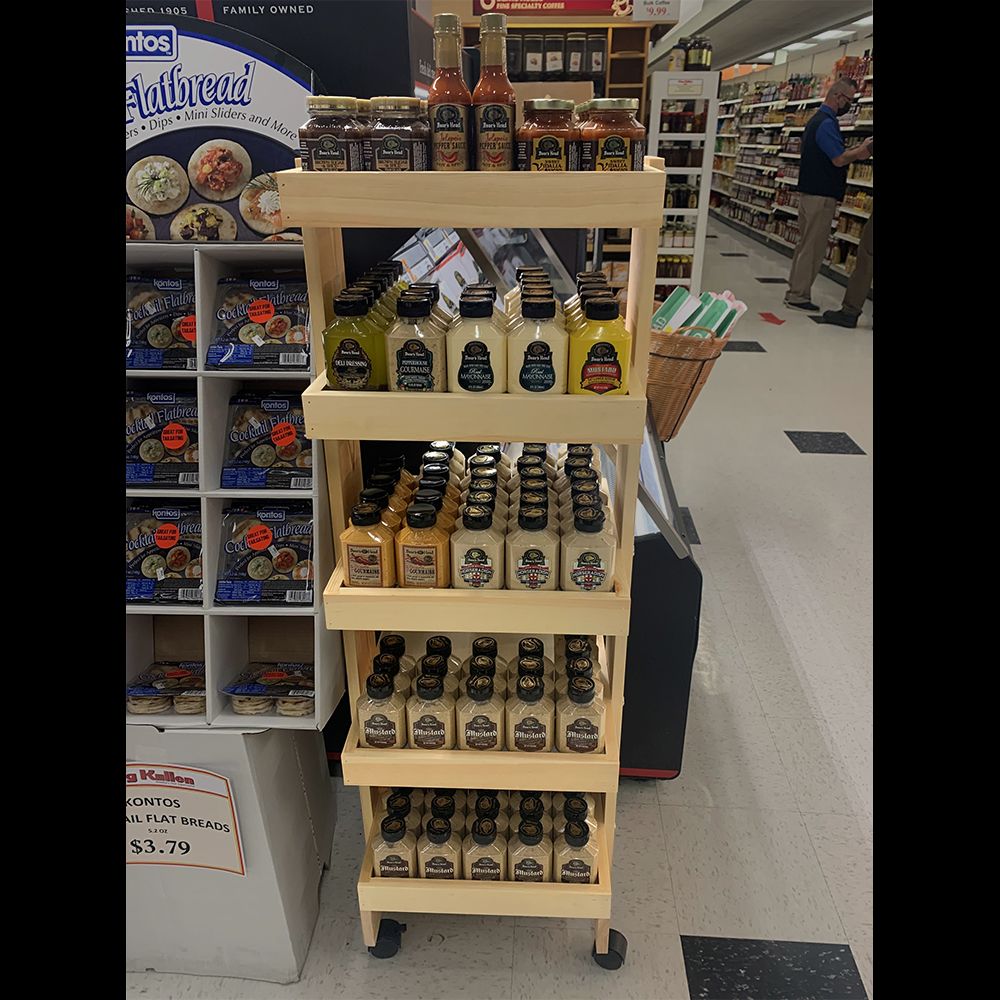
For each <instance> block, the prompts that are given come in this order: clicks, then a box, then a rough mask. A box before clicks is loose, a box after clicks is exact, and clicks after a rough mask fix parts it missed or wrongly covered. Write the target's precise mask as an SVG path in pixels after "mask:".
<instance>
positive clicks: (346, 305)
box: [333, 294, 368, 316]
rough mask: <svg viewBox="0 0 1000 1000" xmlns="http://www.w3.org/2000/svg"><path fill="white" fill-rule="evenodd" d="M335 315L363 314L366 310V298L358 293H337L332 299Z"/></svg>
mask: <svg viewBox="0 0 1000 1000" xmlns="http://www.w3.org/2000/svg"><path fill="white" fill-rule="evenodd" d="M333 312H334V315H335V316H364V314H365V313H366V312H368V300H367V298H362V297H361V296H360V295H346V294H341V295H338V296H337V297H336V298H335V299H334V300H333Z"/></svg>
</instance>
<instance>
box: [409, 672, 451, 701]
mask: <svg viewBox="0 0 1000 1000" xmlns="http://www.w3.org/2000/svg"><path fill="white" fill-rule="evenodd" d="M415 687H416V689H417V694H418V695H419V696H420V697H421V698H422V699H423V700H424V701H436V700H437V699H438V698H440V697H442V696H443V695H444V678H443V677H432V676H431V675H430V674H421V675H420V676H419V677H418V678H417V682H416V685H415Z"/></svg>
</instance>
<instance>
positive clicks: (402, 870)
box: [378, 854, 410, 878]
mask: <svg viewBox="0 0 1000 1000" xmlns="http://www.w3.org/2000/svg"><path fill="white" fill-rule="evenodd" d="M378 873H379V875H381V876H382V878H409V877H410V865H409V862H408V861H406V859H405V858H401V857H400V856H399V855H398V854H387V855H386V856H385V857H384V858H379V862H378Z"/></svg>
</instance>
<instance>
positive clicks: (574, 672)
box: [566, 643, 594, 677]
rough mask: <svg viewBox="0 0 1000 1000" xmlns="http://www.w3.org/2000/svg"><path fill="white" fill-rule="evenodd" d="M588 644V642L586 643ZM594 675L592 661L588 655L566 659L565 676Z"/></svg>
mask: <svg viewBox="0 0 1000 1000" xmlns="http://www.w3.org/2000/svg"><path fill="white" fill-rule="evenodd" d="M587 645H588V646H589V645H590V643H587ZM593 675H594V661H593V660H592V659H591V658H590V657H589V656H575V657H574V658H573V659H571V660H567V661H566V676H567V677H592V676H593Z"/></svg>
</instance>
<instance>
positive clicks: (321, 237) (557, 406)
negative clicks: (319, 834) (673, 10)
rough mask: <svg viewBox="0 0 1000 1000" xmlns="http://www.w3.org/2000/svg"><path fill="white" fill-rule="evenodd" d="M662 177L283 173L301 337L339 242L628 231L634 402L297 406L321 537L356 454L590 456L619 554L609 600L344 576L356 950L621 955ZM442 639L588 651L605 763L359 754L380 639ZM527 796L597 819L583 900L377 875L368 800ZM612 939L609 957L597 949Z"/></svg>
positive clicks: (326, 295)
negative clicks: (443, 447) (582, 806)
mask: <svg viewBox="0 0 1000 1000" xmlns="http://www.w3.org/2000/svg"><path fill="white" fill-rule="evenodd" d="M664 177H665V175H664V173H663V161H662V160H661V159H659V158H658V157H647V158H646V163H645V169H644V170H643V171H642V172H639V173H628V174H621V173H603V174H602V173H569V174H545V173H509V174H480V173H465V174H444V173H431V172H428V173H416V174H414V173H410V174H378V173H363V174H362V173H358V174H351V173H341V174H336V173H308V172H306V173H303V172H302V171H301V170H288V171H284V172H282V173H279V174H278V184H279V188H280V191H281V206H282V215H283V216H284V219H285V222H286V223H287V224H288V225H291V226H301V227H302V231H303V237H304V241H305V255H306V274H307V277H308V281H309V305H310V312H311V315H312V323H313V328H314V329H315V330H321V329H322V328H323V326H324V325H325V324H326V323H328V322H329V321H330V320H332V318H333V315H332V310H333V305H332V303H333V297H334V295H335V294H336V293H337V292H338V291H340V289H342V288H343V287H344V286H345V284H346V281H345V278H346V275H345V269H344V251H343V243H342V234H341V229H342V228H344V227H366V226H373V227H399V226H404V227H412V228H419V227H422V226H452V227H466V228H467V227H483V226H500V225H503V226H513V227H523V228H539V227H541V228H574V229H579V228H588V227H591V226H630V227H631V228H632V244H631V253H632V262H633V266H632V269H631V273H630V281H629V294H628V311H627V314H626V325H627V326H628V328H629V330H630V331H631V333H632V367H631V376H630V393H631V395H630V396H628V397H623V398H614V397H611V398H606V399H587V398H581V397H578V396H560V397H547V398H540V399H533V398H531V397H525V396H517V397H511V396H506V395H495V396H492V397H470V396H465V395H450V394H426V395H424V394H413V395H410V394H402V393H400V394H394V393H366V392H334V391H329V390H327V389H326V385H327V380H326V375H325V374H320V375H319V377H318V378H316V379H315V381H313V383H312V385H310V386H309V388H308V389H307V390H306V391H305V393H304V395H303V402H304V408H305V415H306V433H307V434H308V436H309V437H310V438H313V439H316V440H322V441H324V442H325V456H326V467H327V480H328V486H329V491H328V492H329V497H330V514H331V518H332V526H333V535H334V537H335V538H336V537H337V536H338V535H339V534H340V532H342V531H343V530H344V528H345V525H346V523H347V517H348V514H349V511H350V508H351V506H352V505H353V504H354V503H355V502H356V498H357V495H358V491H359V490H360V489H361V486H362V483H361V454H360V443H359V439H360V438H365V439H368V440H407V441H420V440H426V441H430V440H434V439H437V438H441V437H443V436H448V435H451V436H452V437H454V436H460V437H462V438H463V439H465V440H472V439H475V440H494V441H526V440H530V441H546V442H550V443H554V442H560V443H561V442H565V441H567V440H573V441H592V442H594V443H595V444H601V445H603V446H604V451H605V453H606V455H607V456H608V459H609V460H610V461H611V462H613V463H614V464H615V467H616V477H615V481H616V483H617V488H616V489H615V491H614V517H615V523H616V526H617V531H618V538H619V540H620V541H619V545H618V550H617V553H616V564H615V576H616V581H615V587H614V590H613V591H612V592H611V593H607V594H576V593H562V592H559V591H555V592H541V593H522V592H519V591H505V590H501V591H491V592H488V593H478V592H476V591H466V590H451V589H448V590H406V589H398V588H397V589H367V588H355V587H346V586H344V578H343V571H342V569H341V567H340V566H338V567H337V569H336V570H335V571H334V573H333V575H332V577H331V578H330V581H329V583H328V585H327V587H326V589H325V591H324V593H323V602H324V605H325V608H326V622H327V627H328V628H331V629H342V630H343V636H344V640H345V641H344V646H345V659H346V663H347V686H348V691H349V697H350V699H351V714H352V717H353V718H354V725H353V726H352V728H351V731H350V733H349V734H348V738H347V743H346V744H345V747H344V752H343V757H342V762H343V768H344V780H345V782H346V783H347V784H351V785H357V786H358V787H359V788H360V790H361V808H362V813H363V817H364V828H365V837H366V840H367V849H366V852H365V858H364V861H363V862H362V869H361V873H360V877H359V879H358V901H359V904H360V910H361V922H362V927H363V930H364V937H365V943H366V944H367V945H368V946H369V949H370V950H371V951H372V953H373V954H375V955H377V956H379V957H388V956H390V955H392V954H394V953H395V950H396V948H397V947H398V940H399V925H397V924H395V922H394V921H389V920H386V921H382V920H381V917H382V914H383V913H393V912H423V913H470V914H493V915H501V916H515V915H524V916H550V917H567V916H571V917H588V918H593V920H594V921H595V950H594V955H595V959H596V960H597V961H598V963H599V964H601V965H603V966H604V967H606V968H617V967H618V966H619V965H620V964H621V962H622V961H623V960H624V949H625V942H624V938H622V937H621V935H620V934H618V933H617V932H615V931H612V930H611V925H610V918H611V863H612V858H613V856H614V834H615V813H616V807H617V797H618V769H619V745H620V727H621V716H622V706H623V704H624V690H625V651H626V641H627V635H628V625H629V606H630V599H629V593H630V581H631V576H632V548H633V534H634V527H635V504H636V495H637V491H638V482H639V455H640V449H641V440H642V433H643V425H644V421H645V411H646V401H645V388H646V359H647V355H648V351H649V320H650V317H651V316H652V312H653V279H654V277H655V271H656V248H657V244H658V239H659V231H660V222H661V219H662V213H663V189H664ZM428 628H430V629H439V630H442V631H455V630H456V628H460V629H461V630H462V631H481V632H484V633H511V634H521V635H524V634H531V633H536V634H551V633H553V632H558V633H584V634H598V635H601V636H603V641H602V642H600V643H599V645H600V648H601V655H602V659H603V661H604V665H605V668H606V670H607V672H608V678H609V685H608V689H607V690H606V692H605V699H606V703H607V708H608V713H607V719H608V722H607V737H606V743H607V747H606V750H605V752H604V753H601V754H589V755H580V756H577V755H573V754H558V753H551V754H532V753H509V752H474V751H460V750H442V751H423V750H409V749H404V750H375V749H369V748H362V747H359V746H358V736H357V718H356V717H355V705H356V703H357V699H358V697H359V695H360V694H361V692H362V690H363V688H364V682H365V678H366V677H367V676H368V674H369V673H370V672H371V661H372V657H373V655H374V654H375V653H376V651H377V649H376V644H375V631H376V630H400V631H405V630H407V629H417V630H422V629H428ZM393 785H396V786H399V785H404V786H408V785H412V786H416V787H429V788H503V789H519V788H520V789H524V788H532V789H538V790H543V791H566V790H568V789H573V790H578V791H588V792H593V793H595V794H596V796H597V798H598V801H599V803H600V805H599V807H598V810H597V819H598V834H597V837H598V847H599V859H598V881H597V882H596V883H595V884H593V885H583V886H581V885H562V884H559V883H543V884H538V885H536V884H526V883H514V882H501V883H490V882H472V881H460V882H454V881H448V882H437V881H434V880H424V879H391V878H373V877H372V861H371V858H372V855H371V843H372V838H373V837H374V835H375V834H376V832H377V826H376V824H375V818H376V808H377V805H378V802H377V799H378V792H379V789H380V787H385V786H393ZM609 938H610V948H609Z"/></svg>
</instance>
